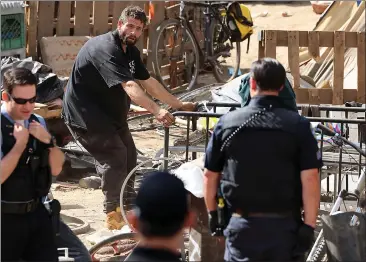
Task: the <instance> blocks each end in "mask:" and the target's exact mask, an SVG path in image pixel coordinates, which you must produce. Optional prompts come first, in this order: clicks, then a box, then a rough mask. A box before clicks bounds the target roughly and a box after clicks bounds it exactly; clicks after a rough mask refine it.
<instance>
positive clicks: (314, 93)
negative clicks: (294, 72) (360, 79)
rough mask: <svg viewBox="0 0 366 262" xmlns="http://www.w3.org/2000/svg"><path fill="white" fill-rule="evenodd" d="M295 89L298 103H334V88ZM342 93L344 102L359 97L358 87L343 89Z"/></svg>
mask: <svg viewBox="0 0 366 262" xmlns="http://www.w3.org/2000/svg"><path fill="white" fill-rule="evenodd" d="M294 91H295V94H296V103H297V104H313V105H320V104H333V99H332V97H333V90H332V89H330V88H326V89H321V88H297V89H295V90H294ZM342 93H343V101H342V104H344V103H345V102H347V101H356V99H357V90H356V89H343V92H342Z"/></svg>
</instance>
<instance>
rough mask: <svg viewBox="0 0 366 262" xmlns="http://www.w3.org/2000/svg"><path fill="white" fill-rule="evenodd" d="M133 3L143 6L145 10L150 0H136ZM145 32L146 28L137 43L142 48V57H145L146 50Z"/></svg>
mask: <svg viewBox="0 0 366 262" xmlns="http://www.w3.org/2000/svg"><path fill="white" fill-rule="evenodd" d="M132 3H133V4H134V5H137V6H139V7H141V8H142V10H145V4H149V2H148V1H137V2H136V1H135V2H132ZM144 34H145V30H143V33H142V34H141V36H140V39H139V40H138V41H137V43H136V47H137V48H138V49H139V50H140V56H141V59H143V51H144Z"/></svg>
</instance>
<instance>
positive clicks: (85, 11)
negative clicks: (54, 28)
mask: <svg viewBox="0 0 366 262" xmlns="http://www.w3.org/2000/svg"><path fill="white" fill-rule="evenodd" d="M91 7H92V2H91V1H75V22H74V35H75V36H89V35H90V23H89V18H90V9H91Z"/></svg>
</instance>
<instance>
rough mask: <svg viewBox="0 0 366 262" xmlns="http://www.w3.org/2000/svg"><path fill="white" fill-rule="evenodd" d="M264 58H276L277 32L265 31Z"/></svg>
mask: <svg viewBox="0 0 366 262" xmlns="http://www.w3.org/2000/svg"><path fill="white" fill-rule="evenodd" d="M265 38H266V42H265V50H264V52H265V56H266V57H272V58H276V42H277V31H275V30H267V31H266V33H265Z"/></svg>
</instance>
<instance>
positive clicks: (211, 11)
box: [179, 1, 230, 64]
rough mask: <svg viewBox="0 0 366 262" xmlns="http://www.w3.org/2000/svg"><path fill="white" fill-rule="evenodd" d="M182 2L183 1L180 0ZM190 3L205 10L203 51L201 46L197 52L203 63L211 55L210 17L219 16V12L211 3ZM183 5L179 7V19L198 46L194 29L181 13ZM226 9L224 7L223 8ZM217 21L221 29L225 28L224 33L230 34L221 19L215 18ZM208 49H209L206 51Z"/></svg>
mask: <svg viewBox="0 0 366 262" xmlns="http://www.w3.org/2000/svg"><path fill="white" fill-rule="evenodd" d="M182 2H184V1H182ZM190 5H195V6H201V7H205V11H204V12H203V14H204V15H205V23H204V26H205V33H204V37H205V51H204V52H203V51H202V49H201V48H198V52H199V56H200V63H201V64H202V63H204V62H206V61H207V60H209V61H210V58H211V57H212V55H213V54H211V48H210V47H211V41H213V39H211V36H210V33H211V32H210V27H211V23H212V18H219V17H220V14H219V13H218V11H217V10H216V9H215V8H213V5H212V3H207V4H201V3H194V4H193V3H192V4H190ZM184 6H185V4H183V8H181V10H180V12H179V19H180V21H181V23H182V25H183V27H186V28H188V30H189V31H190V32H191V33H192V35H193V41H195V43H196V45H197V46H198V47H199V46H200V44H199V42H198V40H197V37H196V36H195V34H194V30H193V28H192V26H191V25H190V23H189V22H188V21H187V19H186V18H185V17H184V15H183V10H184ZM225 10H226V8H225ZM217 20H218V21H219V23H220V24H221V25H222V28H223V30H225V33H226V34H228V35H230V32H229V31H228V29H227V27H226V26H225V25H224V24H223V23H222V21H221V20H220V19H217ZM208 50H210V51H208Z"/></svg>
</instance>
